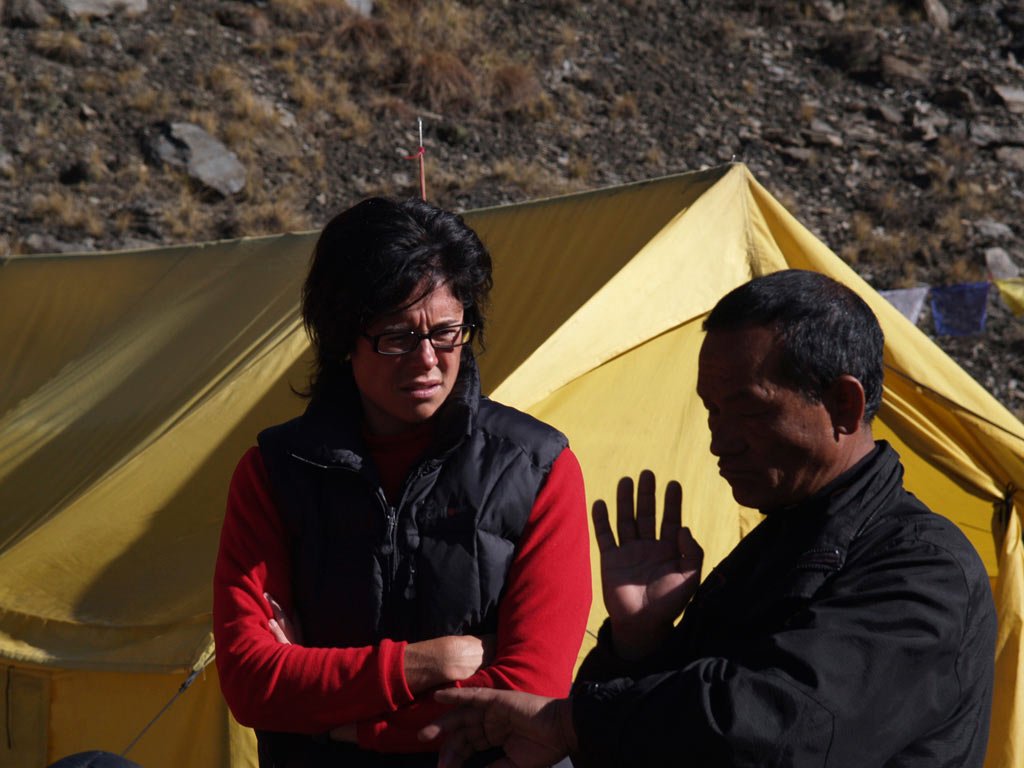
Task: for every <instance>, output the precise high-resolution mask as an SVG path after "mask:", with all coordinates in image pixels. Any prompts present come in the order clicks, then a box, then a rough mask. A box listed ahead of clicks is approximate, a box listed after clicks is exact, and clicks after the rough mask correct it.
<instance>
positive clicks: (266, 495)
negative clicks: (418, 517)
mask: <svg viewBox="0 0 1024 768" xmlns="http://www.w3.org/2000/svg"><path fill="white" fill-rule="evenodd" d="M289 573H290V553H289V550H288V546H287V537H286V535H285V531H284V528H283V526H282V523H281V520H280V516H279V515H278V511H277V508H276V506H275V505H274V502H273V501H272V499H271V494H270V483H269V480H268V478H267V474H266V469H265V467H264V465H263V459H262V457H261V455H260V452H259V449H258V448H251V449H250V450H249V451H248V452H247V453H246V454H245V455H244V456H243V457H242V460H241V461H240V462H239V464H238V467H237V468H236V469H235V474H234V476H233V477H232V479H231V488H230V491H229V494H228V505H227V513H226V515H225V518H224V525H223V528H222V529H221V537H220V550H219V552H218V554H217V564H216V569H215V572H214V584H213V628H214V637H215V639H216V645H217V671H218V673H219V675H220V684H221V690H222V691H223V693H224V698H225V699H226V700H227V703H228V705H229V706H230V708H231V711H232V713H233V714H234V715H235V718H236V719H237V720H238V722H240V723H242V724H243V725H248V726H251V727H253V728H258V729H264V730H270V731H284V732H294V733H310V734H316V733H324V732H326V731H329V730H331V729H332V728H334V727H337V726H339V725H344V724H347V723H353V722H355V723H358V737H359V745H360V746H361V747H363V748H365V749H372V750H377V751H381V752H412V751H423V749H424V744H422V743H421V742H419V741H418V740H417V739H416V733H417V731H418V730H419V729H420V728H422V727H423V726H425V725H427V724H428V723H430V722H431V721H433V720H435V719H436V718H437V717H439V716H440V714H441V713H442V711H443V709H442V707H441V705H438V704H436V703H435V702H434V701H433V700H432V698H431V696H430V693H429V692H428V693H424V694H421V695H420V696H419V697H418V698H417V697H415V696H413V694H412V693H411V692H410V690H409V687H408V685H407V684H406V681H405V673H404V667H403V654H404V650H405V646H406V643H405V642H404V641H391V640H382V641H381V642H380V643H378V644H377V645H372V646H366V647H359V648H306V647H303V646H300V645H286V644H282V643H279V642H277V640H275V639H274V636H273V635H272V634H271V633H270V630H269V629H268V627H267V621H268V620H269V619H270V618H271V616H272V614H271V610H270V606H269V605H268V603H267V600H266V599H265V598H264V593H269V594H271V595H273V596H274V598H276V599H277V600H278V602H280V603H281V605H282V606H283V607H284V609H285V611H286V612H290V610H291V606H292V605H293V602H292V593H291V585H290V583H289V577H288V575H289ZM590 598H591V582H590V546H589V538H588V528H587V520H586V502H585V497H584V490H583V475H582V472H581V471H580V466H579V462H578V461H577V460H576V457H575V456H574V455H573V453H572V451H570V450H569V449H568V448H566V449H565V450H564V451H563V452H562V453H561V455H559V457H558V458H557V459H556V460H555V462H554V464H553V465H552V468H551V472H550V474H549V475H548V478H547V480H546V482H545V484H544V486H543V487H542V488H541V491H540V493H539V494H538V495H537V499H536V501H535V503H534V506H533V509H532V511H531V512H530V517H529V519H528V521H527V523H526V527H525V528H524V530H523V535H522V538H521V539H520V541H519V546H518V549H517V552H516V555H515V559H514V560H513V562H512V566H511V568H510V570H509V574H508V581H507V583H506V587H505V594H504V596H503V597H502V600H501V603H500V605H499V606H498V636H497V651H496V655H495V658H494V660H493V662H492V663H491V664H490V665H488V666H487V667H484V668H483V669H481V670H479V671H478V672H476V673H475V674H474V675H473V676H472V677H470V678H468V679H466V680H464V681H462V682H461V683H458V684H457V685H460V686H467V687H468V686H482V687H488V688H510V689H513V690H523V691H529V692H532V693H538V694H542V695H545V696H565V695H566V693H568V690H569V684H570V682H571V680H572V670H573V666H574V665H575V663H576V658H577V654H578V653H579V648H580V643H581V641H582V638H583V632H584V630H585V628H586V621H587V615H588V613H589V609H590Z"/></svg>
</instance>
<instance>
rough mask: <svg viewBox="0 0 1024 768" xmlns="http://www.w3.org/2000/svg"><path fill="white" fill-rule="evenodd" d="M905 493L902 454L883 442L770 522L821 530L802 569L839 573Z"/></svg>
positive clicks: (774, 513) (804, 557)
mask: <svg viewBox="0 0 1024 768" xmlns="http://www.w3.org/2000/svg"><path fill="white" fill-rule="evenodd" d="M902 490H903V466H902V464H900V458H899V454H897V453H896V451H895V450H894V449H893V448H892V446H890V445H889V443H887V442H886V441H884V440H879V441H876V442H875V449H874V450H873V451H872V452H871V453H869V454H868V455H867V456H865V457H864V458H863V459H861V460H860V461H859V462H858V463H857V464H855V465H854V466H853V467H851V468H850V469H848V470H847V471H846V472H844V473H843V474H842V475H840V476H839V477H837V478H836V479H835V480H833V481H832V482H831V483H829V484H828V485H827V486H825V487H824V488H822V489H821V490H820V491H818V492H817V493H816V494H814V495H813V496H811V497H810V498H808V499H806V500H804V501H802V502H800V503H799V504H795V505H793V506H790V507H787V508H784V509H778V510H773V511H772V512H771V516H770V517H769V518H768V519H767V520H765V521H764V524H767V525H769V527H775V526H776V525H780V526H781V527H783V528H791V527H798V528H800V529H803V530H807V528H808V527H810V528H811V529H813V530H816V531H817V533H816V535H815V536H814V537H813V539H814V540H813V544H812V545H811V546H809V547H808V548H807V549H806V550H805V551H804V553H803V554H802V556H801V558H800V562H799V563H798V565H802V566H805V567H814V566H817V567H821V568H826V569H832V568H833V567H834V568H836V569H838V568H841V567H842V566H843V564H844V563H845V562H846V555H847V552H848V551H849V548H850V544H851V542H852V541H853V540H854V539H855V538H856V537H857V535H858V534H859V533H860V531H862V530H863V529H864V528H865V527H866V526H867V525H868V524H869V523H870V522H871V521H872V520H873V519H874V518H875V517H876V515H878V514H879V512H881V511H883V510H885V509H886V508H887V507H889V506H890V505H891V503H892V501H893V499H894V498H895V497H896V496H897V495H898V494H899V493H900V492H901V491H902Z"/></svg>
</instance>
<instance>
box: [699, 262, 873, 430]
mask: <svg viewBox="0 0 1024 768" xmlns="http://www.w3.org/2000/svg"><path fill="white" fill-rule="evenodd" d="M703 327H704V330H705V331H708V332H713V331H735V330H742V329H745V328H752V327H763V328H772V329H774V330H775V331H776V332H777V333H778V334H779V338H780V339H781V341H782V356H781V367H782V371H781V373H782V376H783V377H784V380H785V383H786V384H788V385H789V386H791V387H792V388H793V389H796V390H797V391H799V392H801V393H802V394H803V395H804V397H806V398H807V399H808V400H810V401H812V402H821V399H822V395H823V394H824V392H825V389H826V388H827V387H828V386H829V385H830V384H832V382H834V381H835V380H836V379H837V378H839V377H840V376H842V375H843V374H848V375H850V376H853V377H855V378H856V379H857V380H858V381H859V382H860V383H861V386H862V387H864V396H865V400H866V402H865V405H864V422H865V423H869V422H870V421H871V420H872V419H873V418H874V416H875V414H876V413H877V412H878V408H879V406H880V405H881V403H882V378H883V368H882V348H883V345H884V342H885V338H884V336H883V335H882V328H881V326H880V325H879V324H878V319H877V318H876V317H875V314H874V312H872V311H871V308H870V307H868V305H867V304H866V303H865V301H864V300H863V299H862V298H861V297H860V296H858V295H857V294H856V293H855V292H854V291H853V290H851V289H850V288H848V287H846V286H845V285H843V284H842V283H839V282H836V281H835V280H833V279H832V278H830V277H827V276H825V275H823V274H820V273H818V272H809V271H806V270H802V269H787V270H784V271H782V272H774V273H772V274H770V275H765V276H764V277H757V278H754V279H753V280H751V281H750V282H748V283H744V284H743V285H741V286H739V287H738V288H735V289H733V290H732V291H730V292H729V293H727V294H726V295H725V296H724V297H722V299H721V300H720V301H719V302H718V303H717V304H716V305H715V307H714V309H712V310H711V313H710V314H709V315H708V316H707V318H706V319H705V320H704V325H703Z"/></svg>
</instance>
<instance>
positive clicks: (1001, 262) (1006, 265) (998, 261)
mask: <svg viewBox="0 0 1024 768" xmlns="http://www.w3.org/2000/svg"><path fill="white" fill-rule="evenodd" d="M985 266H986V267H987V268H988V273H989V274H990V275H991V276H992V279H993V280H1009V279H1010V278H1011V277H1020V267H1018V266H1017V265H1016V264H1015V263H1014V261H1013V259H1011V258H1010V254H1008V253H1007V252H1006V251H1005V250H1003V249H1002V248H986V249H985Z"/></svg>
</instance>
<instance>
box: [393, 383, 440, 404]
mask: <svg viewBox="0 0 1024 768" xmlns="http://www.w3.org/2000/svg"><path fill="white" fill-rule="evenodd" d="M440 389H441V382H439V381H424V382H415V383H413V384H410V385H408V386H406V387H402V391H403V392H405V393H406V394H407V395H409V397H412V398H414V399H416V400H429V399H430V398H432V397H433V396H434V395H436V394H437V393H438V391H439V390H440Z"/></svg>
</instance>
